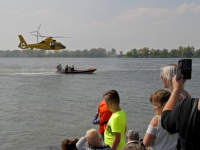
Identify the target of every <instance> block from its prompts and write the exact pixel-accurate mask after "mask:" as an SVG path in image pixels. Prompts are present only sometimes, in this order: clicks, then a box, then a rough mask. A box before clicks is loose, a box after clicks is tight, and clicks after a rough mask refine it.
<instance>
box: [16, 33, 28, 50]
mask: <svg viewBox="0 0 200 150" xmlns="http://www.w3.org/2000/svg"><path fill="white" fill-rule="evenodd" d="M18 36H19V40H20V43H19V45H18V47H19V48H21V49H27V48H29V47H28V44H27V43H26V41H25V40H24V38H23V36H22V35H18Z"/></svg>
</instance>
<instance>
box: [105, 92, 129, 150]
mask: <svg viewBox="0 0 200 150" xmlns="http://www.w3.org/2000/svg"><path fill="white" fill-rule="evenodd" d="M103 97H104V99H105V101H106V107H107V108H108V109H109V110H110V111H111V112H112V116H111V118H110V119H109V121H108V124H107V127H106V130H105V132H104V142H105V144H108V145H109V146H110V147H111V148H112V150H121V149H122V148H123V147H124V146H125V145H126V142H125V138H124V135H125V132H126V114H125V112H124V111H123V110H122V109H121V108H120V106H119V103H120V98H119V94H118V92H117V91H115V90H109V91H107V92H105V93H104V95H103Z"/></svg>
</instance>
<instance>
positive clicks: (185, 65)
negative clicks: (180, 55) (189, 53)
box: [176, 59, 192, 80]
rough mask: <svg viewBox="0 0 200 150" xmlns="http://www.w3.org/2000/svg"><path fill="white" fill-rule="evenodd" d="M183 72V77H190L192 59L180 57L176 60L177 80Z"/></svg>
mask: <svg viewBox="0 0 200 150" xmlns="http://www.w3.org/2000/svg"><path fill="white" fill-rule="evenodd" d="M181 74H183V79H191V76H192V59H181V60H179V61H178V68H177V73H176V80H179V79H180V77H181Z"/></svg>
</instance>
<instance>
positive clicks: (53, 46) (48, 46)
mask: <svg viewBox="0 0 200 150" xmlns="http://www.w3.org/2000/svg"><path fill="white" fill-rule="evenodd" d="M18 36H19V40H20V43H19V45H18V47H19V48H21V49H31V50H33V49H42V50H61V49H66V46H64V45H63V44H62V43H60V42H56V40H54V39H53V38H55V37H47V36H41V37H47V38H45V39H44V40H42V41H41V42H39V43H35V44H27V43H26V41H25V40H24V38H23V36H22V35H18ZM57 38H58V37H57Z"/></svg>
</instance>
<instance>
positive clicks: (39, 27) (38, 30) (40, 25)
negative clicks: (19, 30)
mask: <svg viewBox="0 0 200 150" xmlns="http://www.w3.org/2000/svg"><path fill="white" fill-rule="evenodd" d="M40 26H41V24H40ZM40 26H39V28H38V32H39V30H40Z"/></svg>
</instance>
